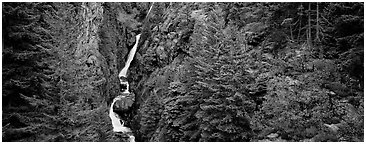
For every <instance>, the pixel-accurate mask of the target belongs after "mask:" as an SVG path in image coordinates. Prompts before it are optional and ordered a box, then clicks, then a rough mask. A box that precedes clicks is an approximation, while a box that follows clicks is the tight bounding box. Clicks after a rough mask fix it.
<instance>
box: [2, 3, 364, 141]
mask: <svg viewBox="0 0 366 144" xmlns="http://www.w3.org/2000/svg"><path fill="white" fill-rule="evenodd" d="M152 4H153V3H151V2H144V3H142V2H141V3H135V2H132V3H110V2H101V3H94V2H91V3H89V2H83V3H41V4H40V3H35V4H34V6H33V5H32V4H29V5H27V4H24V5H21V7H20V8H19V9H18V10H14V9H16V7H17V6H18V5H19V4H16V3H14V4H3V8H4V7H5V9H3V13H4V14H3V15H6V17H5V18H4V16H3V20H5V23H4V21H3V23H4V24H5V25H6V26H8V27H9V28H8V29H5V31H6V33H5V34H3V37H4V36H5V37H6V38H5V40H4V41H8V42H5V44H4V46H3V47H5V48H4V50H3V63H4V65H5V67H4V65H3V67H4V68H3V95H5V96H3V100H5V102H4V101H3V111H4V112H3V126H2V128H3V141H93V142H94V141H99V142H106V141H107V142H120V141H124V142H125V141H128V139H127V138H126V137H124V136H126V135H124V134H116V133H114V132H113V127H112V124H111V119H110V118H109V115H108V114H109V110H110V108H111V103H112V101H113V99H114V98H115V97H116V96H119V95H121V93H122V91H121V87H120V82H119V78H118V74H119V72H120V71H121V69H122V68H123V67H124V66H125V65H124V64H125V62H126V60H127V57H128V54H129V52H130V51H131V49H132V48H133V46H134V44H135V43H136V35H138V34H141V37H140V40H139V42H138V47H137V52H136V54H135V57H134V59H133V61H132V62H131V65H130V67H129V69H128V71H127V81H128V82H129V86H130V87H129V91H130V92H131V93H133V94H134V96H135V99H134V100H135V101H134V102H133V104H132V107H131V109H129V111H128V112H126V113H125V115H124V116H125V117H123V120H124V121H125V125H127V126H128V128H131V130H132V133H133V135H134V137H135V140H136V141H137V142H140V141H141V142H151V141H154V142H162V141H363V138H362V137H361V134H362V135H363V130H361V129H358V128H359V127H363V126H364V124H363V123H362V122H361V120H362V121H363V105H364V102H363V101H362V100H363V91H362V83H363V62H362V59H363V46H359V45H361V44H363V42H361V39H362V38H363V31H362V33H361V32H358V31H359V29H362V28H359V29H357V28H358V27H359V25H360V24H359V23H363V16H361V15H360V14H357V13H355V12H354V11H355V10H360V9H361V7H362V9H363V4H360V3H344V4H338V3H336V4H334V5H332V4H329V3H311V4H309V3H175V2H164V3H158V2H156V3H154V4H153V7H151V6H152ZM315 4H316V5H317V6H318V7H319V5H320V9H323V10H324V11H321V12H320V13H321V14H322V16H323V17H326V18H328V20H329V21H330V22H332V23H340V24H339V25H332V26H329V25H324V24H322V25H321V26H322V27H325V28H326V30H327V31H325V32H322V33H324V34H326V35H327V36H328V37H327V38H324V39H323V40H322V41H319V42H318V43H315V42H314V43H312V44H313V45H314V46H316V47H311V46H308V45H307V42H308V41H309V40H308V37H306V34H307V33H306V32H305V30H304V29H307V27H306V23H304V22H307V19H306V21H305V20H304V19H301V18H300V19H299V15H298V14H302V15H301V16H304V15H306V14H307V12H305V10H303V8H304V7H303V5H304V6H305V8H312V10H313V11H314V10H315ZM311 6H314V7H311ZM12 8H13V9H12ZM150 8H151V10H150ZM300 8H302V9H300ZM327 8H328V9H327ZM329 8H331V9H329ZM23 9H24V11H25V12H24V11H22V10H23ZM32 9H33V11H32ZM149 10H150V13H149V14H148V11H149ZM326 10H329V11H326ZM343 13H349V15H352V17H351V18H350V17H347V16H344V14H343ZM147 14H148V15H147ZM14 15H18V16H23V17H22V18H23V19H24V20H28V19H29V18H28V16H30V15H32V16H33V15H35V16H34V17H32V18H34V19H36V20H35V21H36V22H37V23H36V25H41V26H43V27H44V29H46V30H45V31H46V32H49V33H50V34H49V35H51V36H49V37H50V38H49V39H52V41H51V40H50V41H51V42H49V43H46V44H43V42H42V43H36V42H34V41H31V42H29V43H24V44H23V43H22V42H24V41H28V40H29V39H31V38H33V39H31V40H38V39H37V38H36V36H38V35H44V31H42V30H43V29H42V28H38V27H36V28H34V29H31V30H29V31H35V32H34V33H36V32H37V33H36V34H34V35H36V36H33V35H31V34H29V35H26V36H23V38H18V37H20V36H17V35H16V34H13V35H12V33H11V32H12V31H14V32H13V33H16V32H18V31H20V32H22V31H21V30H22V27H18V25H15V26H12V24H13V23H11V22H13V21H14V23H15V22H17V23H21V22H18V21H21V20H22V19H19V20H18V19H15V20H13V21H10V22H9V21H8V20H9V19H10V20H12V19H11V17H13V16H14ZM287 17H291V18H292V19H296V20H297V21H298V22H295V21H291V20H292V19H287ZM337 17H341V18H344V19H347V21H341V20H339V19H337ZM17 20H18V21H17ZM285 20H286V22H288V23H290V24H293V25H296V27H291V28H290V27H288V26H287V25H286V23H284V22H283V21H285ZM314 20H315V19H314ZM301 22H302V23H301ZM299 23H301V25H298V24H299ZM341 24H344V25H347V24H352V25H355V26H357V28H355V29H356V30H355V31H352V32H348V31H347V32H344V26H342V25H341ZM20 26H23V25H21V24H20ZM24 27H26V28H29V26H28V25H27V24H24ZM297 27H300V28H297ZM361 27H362V26H361ZM3 30H4V28H3ZM313 30H314V34H315V29H313ZM7 31H10V32H7ZM29 31H28V30H27V31H26V32H29ZM296 34H298V38H294V37H293V35H296ZM302 35H303V36H302ZM27 36H28V37H27ZM47 36H48V35H47ZM47 36H44V37H42V38H47ZM313 36H314V35H313ZM295 37H297V35H296V36H295ZM289 38H292V40H291V41H290V40H288V39H289ZM310 38H311V37H310ZM313 38H314V37H313ZM14 39H15V40H14ZM47 40H48V39H47ZM351 40H352V44H351V42H348V41H351ZM29 41H30V40H29ZM40 41H41V40H40ZM310 41H311V40H310ZM314 41H315V39H314ZM16 43H20V44H23V46H24V45H25V46H28V45H30V46H33V45H35V46H34V47H38V48H39V47H40V45H41V46H42V47H47V46H49V47H51V48H49V50H47V51H46V52H49V53H51V54H49V55H47V56H48V57H46V58H47V59H46V58H45V59H39V61H36V62H34V64H33V65H35V66H39V67H42V66H43V67H46V68H38V69H36V68H34V69H33V70H34V71H36V73H26V72H29V71H31V70H32V69H26V68H28V67H27V66H28V65H29V63H20V64H19V63H18V61H22V60H23V59H25V60H27V58H28V59H31V58H33V57H32V54H29V55H31V56H28V57H26V56H27V55H25V54H23V53H22V52H23V51H21V50H18V51H19V54H18V51H13V49H15V48H17V47H20V48H23V47H21V46H19V45H16ZM34 43H35V44H34ZM32 44H33V45H32ZM27 48H28V47H24V48H23V49H26V50H25V51H24V52H28V51H27V50H28V49H29V48H28V49H27ZM319 51H321V52H319ZM13 53H15V54H13ZM319 53H321V54H319ZM24 55H25V56H24ZM318 55H321V57H318ZM21 56H24V57H25V58H23V57H21ZM44 56H46V55H44ZM4 57H5V60H4ZM29 57H30V58H29ZM13 59H15V60H17V61H16V62H14V63H12V62H11V60H13ZM37 60H38V59H37ZM23 61H24V60H23ZM29 61H30V60H29ZM40 61H42V62H43V61H45V63H46V64H42V63H41V62H40ZM22 64H23V65H22ZM31 64H32V63H31ZM19 66H20V67H21V68H19V69H16V70H13V69H14V67H19ZM23 67H24V69H23ZM48 67H49V68H48ZM361 68H362V69H361ZM17 71H25V74H23V75H19V74H14V73H15V72H17ZM50 71H51V72H50ZM360 72H362V74H360ZM29 76H31V77H30V78H28V77H29ZM4 77H5V79H4ZM21 78H22V79H21ZM19 79H20V80H19ZM22 80H23V81H25V82H23V81H22ZM28 81H30V82H28ZM32 84H33V85H35V86H33V87H32ZM4 85H5V86H4ZM29 85H30V86H29ZM24 87H26V88H24ZM34 87H36V88H34ZM27 88H28V89H27ZM37 88H39V89H40V90H39V89H37ZM29 89H30V90H29ZM33 89H36V90H37V91H36V90H33ZM18 91H19V92H18ZM4 104H5V106H4Z"/></svg>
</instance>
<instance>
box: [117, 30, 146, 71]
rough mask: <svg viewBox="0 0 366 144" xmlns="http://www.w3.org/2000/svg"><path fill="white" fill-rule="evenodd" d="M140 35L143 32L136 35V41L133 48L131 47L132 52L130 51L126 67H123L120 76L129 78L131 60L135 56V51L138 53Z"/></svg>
mask: <svg viewBox="0 0 366 144" xmlns="http://www.w3.org/2000/svg"><path fill="white" fill-rule="evenodd" d="M140 36H141V34H138V35H137V36H136V43H135V45H134V46H133V48H132V49H131V51H130V53H128V59H127V61H126V64H125V67H123V69H122V70H121V72H120V73H119V74H118V77H125V78H127V70H128V68H129V67H130V64H131V62H132V60H133V57H134V56H135V53H136V50H137V44H138V41H139V39H140Z"/></svg>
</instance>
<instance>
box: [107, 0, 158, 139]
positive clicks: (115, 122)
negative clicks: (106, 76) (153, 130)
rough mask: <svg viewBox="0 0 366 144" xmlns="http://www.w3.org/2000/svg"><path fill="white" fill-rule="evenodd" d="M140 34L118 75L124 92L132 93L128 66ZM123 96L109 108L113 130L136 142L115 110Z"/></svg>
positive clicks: (117, 98) (118, 97) (115, 99)
mask: <svg viewBox="0 0 366 144" xmlns="http://www.w3.org/2000/svg"><path fill="white" fill-rule="evenodd" d="M153 5H154V3H153V4H152V5H151V6H150V9H149V11H148V13H147V15H146V16H148V15H149V13H150V11H151V9H152V7H153ZM140 36H141V34H138V35H137V36H136V43H135V45H134V46H133V47H132V49H131V51H130V52H129V53H128V58H127V61H126V64H125V66H124V67H123V69H122V70H121V72H120V73H119V74H118V77H119V80H120V83H121V84H122V85H125V86H126V90H125V91H124V92H123V94H127V95H128V94H130V92H129V84H128V82H127V80H126V78H127V71H128V68H129V67H130V64H131V62H132V60H133V58H134V56H135V53H136V51H137V45H138V43H139V40H140ZM122 98H126V97H123V96H122V97H120V96H117V97H116V98H114V99H113V102H112V104H111V107H110V109H109V117H110V118H111V120H112V126H113V131H114V132H122V133H126V134H127V135H128V136H129V141H130V142H135V137H134V136H133V135H131V133H132V131H131V129H130V128H128V127H125V126H124V120H123V119H122V118H121V117H120V116H119V115H118V114H117V113H115V112H114V111H113V105H114V104H115V103H116V101H117V100H121V99H122Z"/></svg>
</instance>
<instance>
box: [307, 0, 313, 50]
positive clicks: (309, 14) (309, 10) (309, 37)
mask: <svg viewBox="0 0 366 144" xmlns="http://www.w3.org/2000/svg"><path fill="white" fill-rule="evenodd" d="M308 17H309V21H308V39H307V41H308V46H309V47H310V48H312V47H313V44H312V40H311V3H309V9H308Z"/></svg>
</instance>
